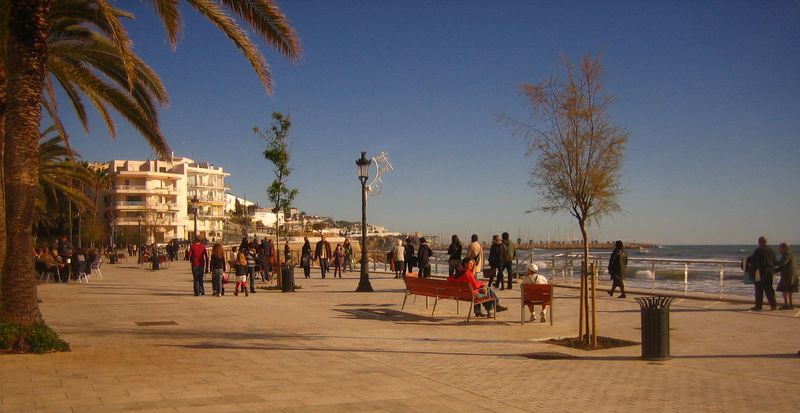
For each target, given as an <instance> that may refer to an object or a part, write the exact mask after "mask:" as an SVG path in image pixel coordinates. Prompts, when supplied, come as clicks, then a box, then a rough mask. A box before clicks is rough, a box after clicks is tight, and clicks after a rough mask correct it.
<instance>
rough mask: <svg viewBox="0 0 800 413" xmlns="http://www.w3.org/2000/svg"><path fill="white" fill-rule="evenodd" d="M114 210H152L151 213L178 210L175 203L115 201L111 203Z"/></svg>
mask: <svg viewBox="0 0 800 413" xmlns="http://www.w3.org/2000/svg"><path fill="white" fill-rule="evenodd" d="M111 207H112V208H114V209H122V210H124V209H129V210H131V209H132V210H140V211H143V210H152V211H178V210H179V209H180V207H179V205H178V204H177V203H176V202H164V203H161V202H145V201H115V202H112V203H111Z"/></svg>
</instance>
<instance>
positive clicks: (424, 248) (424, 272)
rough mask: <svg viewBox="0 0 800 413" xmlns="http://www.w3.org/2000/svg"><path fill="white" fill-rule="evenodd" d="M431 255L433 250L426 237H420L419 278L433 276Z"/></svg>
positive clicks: (418, 252)
mask: <svg viewBox="0 0 800 413" xmlns="http://www.w3.org/2000/svg"><path fill="white" fill-rule="evenodd" d="M431 256H433V250H431V247H429V246H428V242H427V241H426V240H425V238H424V237H423V238H420V239H419V248H418V249H417V266H419V278H428V277H430V276H431V261H430V260H431Z"/></svg>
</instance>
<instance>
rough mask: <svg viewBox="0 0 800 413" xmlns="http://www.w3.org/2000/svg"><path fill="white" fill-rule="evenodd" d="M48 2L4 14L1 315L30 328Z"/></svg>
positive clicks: (19, 0)
mask: <svg viewBox="0 0 800 413" xmlns="http://www.w3.org/2000/svg"><path fill="white" fill-rule="evenodd" d="M49 11H50V1H48V0H15V1H13V2H11V6H10V8H9V12H8V27H9V29H10V30H9V32H8V38H7V60H6V63H7V70H8V80H7V81H8V86H9V87H8V107H7V111H6V119H5V121H6V123H5V124H6V130H5V132H6V133H5V148H4V150H5V152H4V155H5V156H4V158H3V168H4V172H5V177H4V178H5V195H6V199H5V209H6V234H5V235H6V237H5V238H6V242H7V246H6V247H7V249H6V257H5V263H4V266H3V274H2V280H3V281H2V285H3V289H2V292H0V294H2V297H3V299H2V307H1V308H0V319H2V320H4V321H7V322H12V323H16V324H19V325H22V326H29V325H33V324H36V323H41V322H43V319H42V314H41V312H40V311H39V303H38V296H37V292H36V282H35V278H34V270H33V268H34V266H33V256H32V254H31V251H32V249H33V238H32V235H33V234H32V231H33V214H32V213H31V211H33V210H34V207H35V200H36V184H37V180H38V165H37V162H38V159H39V127H40V123H41V118H42V85H43V83H44V74H45V60H46V56H47V30H48V25H47V18H48V15H49Z"/></svg>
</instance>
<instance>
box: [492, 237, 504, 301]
mask: <svg viewBox="0 0 800 413" xmlns="http://www.w3.org/2000/svg"><path fill="white" fill-rule="evenodd" d="M502 249H503V243H502V242H500V236H499V235H493V236H492V246H491V247H489V284H492V283H494V278H495V277H497V275H498V274H497V273H498V271H500V265H501V262H502V259H501V258H500V257H501V255H502V253H503V252H502ZM494 287H495V288H497V287H498V284H494Z"/></svg>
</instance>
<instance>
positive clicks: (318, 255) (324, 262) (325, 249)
mask: <svg viewBox="0 0 800 413" xmlns="http://www.w3.org/2000/svg"><path fill="white" fill-rule="evenodd" d="M331 257H332V254H331V243H330V242H328V241H327V240H326V239H325V236H324V235H322V237H321V238H320V240H319V242H317V247H316V249H315V251H314V261H316V260H319V270H320V272H321V273H322V278H325V274H326V273H327V272H328V260H329V259H331Z"/></svg>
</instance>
